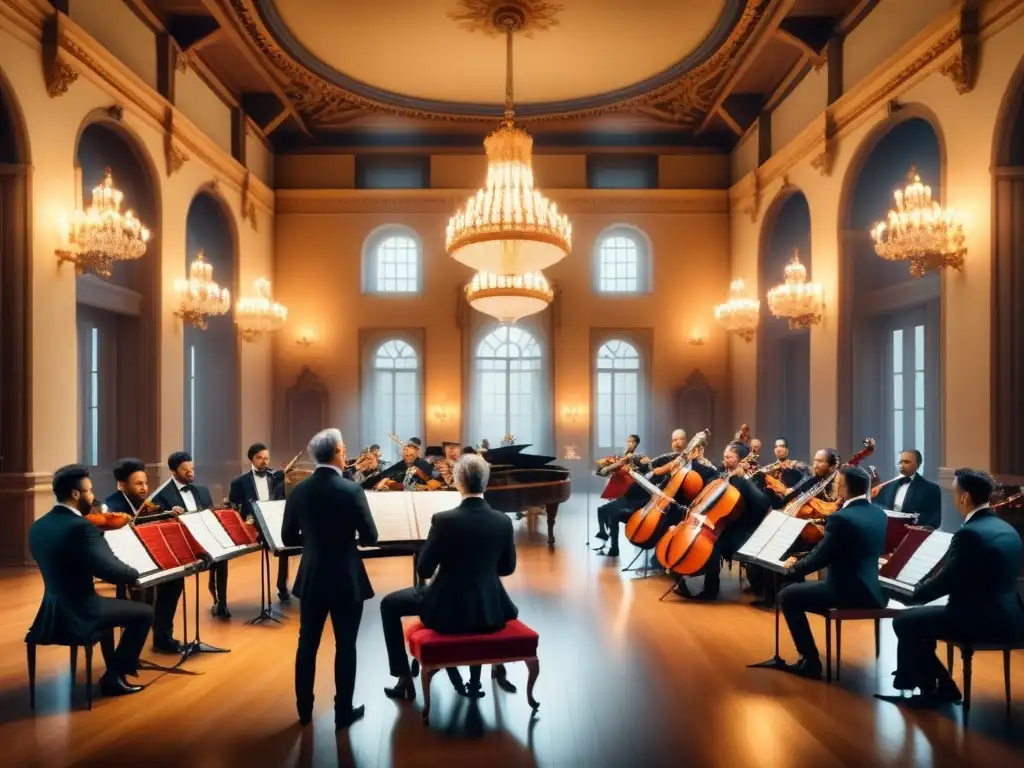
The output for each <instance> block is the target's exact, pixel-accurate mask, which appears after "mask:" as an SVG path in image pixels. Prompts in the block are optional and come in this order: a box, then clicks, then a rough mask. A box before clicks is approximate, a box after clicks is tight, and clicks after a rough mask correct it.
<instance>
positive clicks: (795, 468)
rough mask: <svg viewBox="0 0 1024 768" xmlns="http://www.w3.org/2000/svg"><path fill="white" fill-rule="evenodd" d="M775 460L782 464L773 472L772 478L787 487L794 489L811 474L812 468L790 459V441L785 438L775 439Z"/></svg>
mask: <svg viewBox="0 0 1024 768" xmlns="http://www.w3.org/2000/svg"><path fill="white" fill-rule="evenodd" d="M773 452H774V453H775V460H776V461H779V462H782V463H781V464H780V465H779V467H778V469H776V470H773V471H772V473H771V474H772V476H773V477H775V478H776V479H777V480H781V481H782V482H783V483H785V485H786V487H788V488H792V487H793V486H794V485H796V484H797V483H799V482H800V481H801V480H803V479H804V477H806V476H807V475H809V474H811V468H810V467H808V466H807V465H806V464H804V463H803V462H802V461H797V460H796V459H791V458H790V457H789V439H788V438H785V437H777V438H775V448H774V451H773Z"/></svg>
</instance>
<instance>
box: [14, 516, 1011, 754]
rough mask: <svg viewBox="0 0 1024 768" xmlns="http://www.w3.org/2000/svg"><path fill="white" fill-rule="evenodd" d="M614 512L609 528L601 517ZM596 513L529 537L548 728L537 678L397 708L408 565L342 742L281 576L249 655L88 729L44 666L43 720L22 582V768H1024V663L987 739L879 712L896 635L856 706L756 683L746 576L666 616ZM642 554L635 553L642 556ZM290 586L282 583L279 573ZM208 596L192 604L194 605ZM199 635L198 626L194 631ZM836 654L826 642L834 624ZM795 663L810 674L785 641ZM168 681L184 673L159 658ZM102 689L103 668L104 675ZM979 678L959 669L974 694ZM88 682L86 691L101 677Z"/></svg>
mask: <svg viewBox="0 0 1024 768" xmlns="http://www.w3.org/2000/svg"><path fill="white" fill-rule="evenodd" d="M595 508H596V500H595V501H593V502H592V506H591V509H590V510H589V514H590V515H591V518H592V517H593V512H594V509H595ZM587 514H588V510H587V504H586V498H585V497H584V496H575V497H574V498H573V499H572V501H571V502H570V503H569V504H567V505H565V506H564V508H563V510H562V512H561V514H560V515H559V522H558V526H557V529H556V533H557V535H558V543H557V545H556V547H555V549H554V550H553V551H549V550H548V548H547V547H546V546H545V545H544V540H545V535H544V534H543V529H544V525H543V521H540V524H539V525H531V524H530V522H535V521H524V522H520V523H517V539H518V544H519V567H518V569H517V571H516V573H515V575H514V576H513V577H511V578H510V579H508V585H509V589H510V591H511V593H512V596H513V598H514V599H515V601H516V602H517V604H518V605H519V607H520V616H521V618H522V619H523V620H525V621H526V622H527V623H529V624H530V625H531V626H533V627H534V628H536V629H537V630H538V631H539V632H540V635H541V645H540V659H541V674H540V679H539V681H538V684H537V697H538V698H539V699H540V701H541V708H540V711H539V714H538V717H537V718H536V719H533V720H531V717H530V710H529V707H528V706H527V704H526V699H525V695H524V690H523V689H524V688H525V680H526V670H525V668H524V667H522V666H521V665H515V666H513V667H511V668H510V677H511V679H512V680H513V682H516V683H518V684H519V685H520V692H519V693H518V694H516V695H508V694H505V693H503V692H501V691H496V690H493V689H492V688H491V687H490V685H489V684H488V685H487V686H486V690H487V697H486V698H485V699H483V700H482V701H481V702H480V703H479V706H478V707H477V706H475V705H472V704H470V703H469V702H467V701H465V700H463V699H459V698H458V697H456V696H455V695H454V693H453V691H452V690H451V687H450V685H449V684H448V682H447V679H446V678H445V677H444V675H439V676H438V677H436V678H435V680H434V689H433V690H434V699H435V702H434V711H433V713H432V725H431V727H430V728H429V729H427V728H424V727H423V726H422V725H421V719H420V712H421V709H420V708H421V706H422V694H420V697H419V699H418V701H417V702H416V703H415V704H409V703H405V704H399V703H395V702H392V701H390V700H388V699H386V698H385V697H384V695H383V693H382V692H381V689H382V688H383V687H384V686H385V685H387V684H390V681H391V678H390V677H389V675H388V668H387V659H386V654H385V651H384V643H383V637H382V634H381V628H380V618H379V617H380V613H379V607H378V602H379V598H380V596H382V595H384V594H386V593H387V592H388V591H390V590H392V589H396V588H399V587H403V586H407V584H408V581H409V579H410V563H409V560H408V559H388V560H373V561H369V562H368V568H369V572H370V578H371V579H372V581H373V585H374V588H375V590H376V591H377V595H378V597H377V599H375V600H373V601H371V602H369V603H367V605H366V611H365V613H364V618H363V625H362V631H361V634H360V637H359V677H358V683H357V690H356V701H357V703H362V704H365V705H366V718H365V719H364V720H363V721H361V722H359V723H357V724H356V725H355V726H353V727H352V728H351V729H350V730H349V731H347V732H341V733H340V734H335V731H334V721H333V709H332V696H333V680H332V674H331V672H332V668H331V664H332V659H333V643H332V639H331V637H330V628H329V627H330V625H329V623H328V629H327V630H326V632H325V638H324V639H325V644H324V645H323V646H322V647H321V654H320V665H319V669H318V677H317V689H316V690H317V704H316V719H315V721H314V724H313V727H311V728H307V729H305V730H303V729H300V728H299V726H298V724H297V722H296V715H295V706H294V697H293V688H292V667H293V659H294V653H295V642H296V635H297V631H298V626H297V625H298V617H297V606H294V605H293V606H285V607H284V611H285V613H287V614H290V615H291V618H290V619H288V620H286V621H285V623H284V624H283V625H263V626H247V625H246V624H245V623H244V621H245V620H246V619H248V618H251V617H252V616H253V615H255V613H256V611H257V606H258V601H259V587H258V584H259V559H258V558H257V557H256V556H248V557H246V558H243V559H241V560H239V561H235V562H234V563H232V564H231V608H232V611H233V612H234V615H235V618H234V619H233V620H231V621H230V622H219V621H215V620H213V619H211V618H210V617H209V613H208V611H209V600H210V598H209V595H208V594H205V593H204V594H203V595H202V596H201V599H202V601H203V602H202V605H203V612H204V616H203V621H202V637H203V639H204V640H205V641H206V642H209V643H212V644H214V645H219V646H223V647H226V648H230V649H231V653H228V654H223V655H216V656H201V657H198V658H194V659H191V660H189V661H188V662H187V665H186V666H187V668H188V669H191V670H193V671H196V672H199V673H201V674H199V675H197V676H194V677H182V676H174V675H163V676H158V675H157V673H153V672H144V673H143V675H142V680H143V682H146V683H150V687H149V688H148V689H147V690H146V691H144V692H142V693H140V694H137V695H135V696H130V697H127V698H121V699H98V700H97V701H96V702H95V704H94V708H93V711H92V712H87V711H85V710H84V708H83V707H84V700H83V697H82V694H81V691H82V687H83V686H82V684H81V683H80V685H79V686H78V690H79V700H78V701H79V703H78V708H77V709H74V710H71V711H69V702H68V699H69V691H70V679H69V670H68V655H67V652H66V650H64V649H58V648H41V649H40V651H39V681H38V683H37V685H38V689H37V696H38V701H37V708H38V711H37V713H36V714H35V715H33V714H32V713H31V711H30V710H29V705H28V687H27V677H26V668H25V648H24V643H23V638H24V633H25V630H26V628H27V627H28V625H29V623H30V622H31V619H32V616H33V615H34V612H35V609H36V606H37V605H38V600H39V596H40V593H41V583H40V580H39V578H38V575H37V574H35V573H34V572H30V571H8V572H6V573H5V574H4V575H3V577H2V582H0V583H2V587H3V607H2V608H0V764H2V765H12V766H13V765H17V766H51V765H54V766H56V765H146V766H157V765H181V764H182V763H183V762H184V761H188V764H189V765H190V766H194V767H195V768H206V766H210V768H214V767H217V768H219V767H221V766H252V767H253V768H255V767H256V766H277V765H324V766H331V765H358V766H391V765H394V766H427V765H444V766H463V765H467V766H469V765H481V766H486V768H497V767H498V766H532V765H537V766H581V767H583V766H586V767H588V768H589V767H590V766H628V765H642V766H662V765H666V766H668V765H672V766H680V765H695V766H773V767H775V766H785V765H799V766H807V767H809V768H818V766H830V765H900V766H908V765H918V766H928V765H952V764H958V765H984V766H1004V765H1006V766H1009V765H1021V764H1024V763H1022V761H1024V659H1022V657H1021V656H1020V655H1018V656H1016V658H1015V659H1014V663H1013V672H1014V677H1015V683H1014V695H1015V697H1016V698H1017V699H1018V701H1019V703H1016V704H1015V705H1014V709H1013V711H1012V713H1011V715H1010V717H1009V718H1007V717H1006V715H1005V712H1004V708H1003V699H1002V690H1003V689H1002V665H1001V660H1000V657H999V656H998V655H995V656H992V655H981V656H979V657H978V659H977V660H976V663H975V686H974V707H973V708H972V712H971V718H970V727H969V728H967V729H965V728H964V727H963V725H962V722H961V719H962V713H961V711H960V707H949V708H947V709H945V710H941V711H938V712H926V713H920V712H908V711H903V710H901V709H899V708H897V707H895V706H893V705H891V704H887V703H884V702H879V701H877V700H875V699H873V698H872V694H873V693H875V692H891V689H890V688H889V681H890V680H891V677H890V672H891V671H892V669H893V668H894V658H895V639H894V637H893V635H892V631H891V628H890V627H889V626H888V623H886V625H885V626H884V629H883V648H882V655H881V659H880V661H879V662H878V663H877V665H876V663H875V659H874V652H873V647H872V636H871V627H870V624H869V623H853V624H848V625H847V626H846V627H845V628H844V631H843V640H844V643H843V645H844V661H845V664H844V671H843V679H842V683H841V684H838V685H836V684H833V685H831V686H827V685H825V684H824V683H816V682H810V681H805V680H801V679H798V678H795V677H792V676H789V675H786V674H783V673H780V672H774V671H769V670H756V669H747V668H746V666H745V665H746V664H747V663H750V662H753V661H759V660H761V659H764V658H767V657H768V656H770V655H771V652H772V637H773V635H772V626H773V624H772V622H773V616H772V614H771V613H769V612H766V611H761V610H758V609H755V608H751V607H749V606H746V605H742V604H740V601H747V600H749V599H750V598H749V596H747V595H742V596H741V595H740V588H739V584H738V582H737V580H736V577H735V575H733V576H729V577H726V578H724V579H723V595H722V599H721V601H720V602H719V603H716V604H694V603H683V602H680V601H678V600H676V599H674V598H669V599H667V600H666V602H664V603H659V602H658V597H659V595H660V594H661V592H662V591H663V590H664V588H665V582H664V580H662V579H661V578H652V579H649V580H646V581H632V580H631V579H630V578H629V575H628V574H622V573H620V570H619V568H618V567H616V566H615V564H614V563H610V562H608V561H607V560H606V559H605V558H600V557H598V556H596V555H593V554H591V553H590V552H589V549H588V548H587V547H586V546H585V544H584V542H585V536H586V525H585V519H586V516H587ZM629 549H630V548H629V547H627V548H626V550H624V551H628V550H629ZM275 565H276V564H275ZM189 591H190V593H191V591H192V585H191V583H190V584H189ZM179 620H180V618H179ZM812 624H813V626H814V628H815V632H816V633H817V636H818V642H819V645H820V646H821V647H824V644H823V642H824V641H823V636H822V631H821V630H822V624H821V622H820V620H812ZM782 654H783V656H787V657H788V658H789V659H791V660H792V659H793V656H794V653H793V648H792V644H791V643H790V642H789V638H788V634H787V633H786V632H785V628H784V627H783V645H782ZM156 658H157V659H159V660H163V661H165V663H166V657H156ZM97 667H98V668H99V670H102V661H100V660H99V656H98V653H97ZM957 674H958V676H959V663H958V672H957ZM79 678H80V680H84V670H83V668H82V664H81V662H80V667H79Z"/></svg>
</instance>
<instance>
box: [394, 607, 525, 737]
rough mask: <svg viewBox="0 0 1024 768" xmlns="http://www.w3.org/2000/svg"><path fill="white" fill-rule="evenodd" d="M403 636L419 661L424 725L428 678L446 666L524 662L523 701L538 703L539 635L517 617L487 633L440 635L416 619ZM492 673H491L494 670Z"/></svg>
mask: <svg viewBox="0 0 1024 768" xmlns="http://www.w3.org/2000/svg"><path fill="white" fill-rule="evenodd" d="M405 639H406V642H407V643H408V644H409V653H410V655H411V656H412V657H413V658H414V659H416V660H417V661H418V662H419V663H420V669H421V670H422V672H421V679H422V683H423V724H424V725H426V724H427V722H428V720H429V718H430V680H431V678H433V676H434V673H435V672H437V670H439V669H445V668H447V667H468V666H473V665H475V664H479V665H481V666H482V665H484V664H505V663H508V662H511V661H525V662H526V668H527V670H528V671H529V677H528V678H527V681H526V700H527V701H528V702H529V703H530V707H531V708H533V709H537V707H539V706H540V702H538V701H537V700H536V699H534V698H533V686H534V683H536V682H537V675H539V674H540V661H538V660H537V643H538V642H539V641H540V635H538V634H537V633H536V632H534V631H533V630H532V629H530V628H529V627H528V626H526V625H525V624H523V622H521V621H519V620H518V619H514V620H513V621H510V622H508V623H507V624H506V625H505V628H504V629H502V630H501V631H499V632H492V633H490V634H486V635H442V634H440V633H438V632H435V631H434V630H432V629H427V628H426V627H424V626H423V623H422V622H419V621H416V622H414V623H412V624H410V625H408V626H407V627H406V629H405ZM491 674H492V676H494V670H493V669H492V671H491Z"/></svg>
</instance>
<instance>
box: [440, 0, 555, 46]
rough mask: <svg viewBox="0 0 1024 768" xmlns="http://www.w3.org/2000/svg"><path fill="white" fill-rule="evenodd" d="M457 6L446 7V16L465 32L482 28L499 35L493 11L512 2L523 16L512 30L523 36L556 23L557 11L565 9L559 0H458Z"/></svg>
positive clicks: (500, 31)
mask: <svg viewBox="0 0 1024 768" xmlns="http://www.w3.org/2000/svg"><path fill="white" fill-rule="evenodd" d="M458 6H459V10H457V11H449V12H448V18H449V19H451V20H452V21H456V22H458V23H459V26H460V27H462V28H463V29H465V30H467V31H469V32H483V33H484V34H486V35H490V36H491V37H497V36H499V35H503V34H504V31H503V30H502V29H501V28H500V27H499V26H498V25H496V24H495V23H494V19H495V16H496V14H498V13H499V12H500V11H502V10H503V9H507V8H508V7H509V6H512V7H513V8H515V9H518V10H519V12H520V13H521V15H522V18H523V25H522V27H521V28H520V29H518V30H517V31H516V34H522V35H523V36H525V37H533V33H534V32H547V31H548V30H549V29H551V28H552V27H557V26H558V14H560V13H561V12H562V11H564V10H565V6H564V5H561V4H560V3H548V2H545V0H514V2H508V1H507V0H458Z"/></svg>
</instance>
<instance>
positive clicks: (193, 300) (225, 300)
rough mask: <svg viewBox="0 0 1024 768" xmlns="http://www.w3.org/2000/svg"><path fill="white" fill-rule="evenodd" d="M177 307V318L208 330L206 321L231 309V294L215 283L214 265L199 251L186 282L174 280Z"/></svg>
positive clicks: (202, 329) (200, 328)
mask: <svg viewBox="0 0 1024 768" xmlns="http://www.w3.org/2000/svg"><path fill="white" fill-rule="evenodd" d="M174 293H175V295H176V296H177V297H178V308H177V309H176V310H175V311H174V316H175V317H176V318H178V319H179V320H181V321H182V322H186V323H189V324H190V325H192V326H194V327H196V328H198V329H199V330H201V331H205V330H206V318H207V317H208V316H214V315H224V314H227V312H228V310H229V309H231V294H230V293H229V292H228V289H227V288H221V287H220V286H219V285H217V284H216V283H215V282H213V266H212V265H211V264H210V263H209V262H208V261H205V260H204V259H203V252H202V251H200V252H199V255H198V256H196V259H195V261H193V262H192V264H191V266H190V267H189V276H188V279H187V280H175V281H174Z"/></svg>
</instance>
